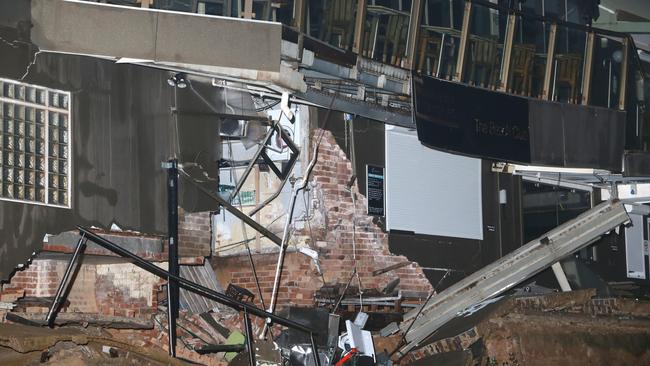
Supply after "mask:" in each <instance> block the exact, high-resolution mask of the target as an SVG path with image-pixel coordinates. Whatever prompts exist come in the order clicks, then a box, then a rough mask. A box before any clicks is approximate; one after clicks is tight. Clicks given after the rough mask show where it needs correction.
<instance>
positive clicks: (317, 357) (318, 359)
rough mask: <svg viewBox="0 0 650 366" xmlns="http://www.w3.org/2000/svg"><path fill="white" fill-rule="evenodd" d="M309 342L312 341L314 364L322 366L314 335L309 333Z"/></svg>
mask: <svg viewBox="0 0 650 366" xmlns="http://www.w3.org/2000/svg"><path fill="white" fill-rule="evenodd" d="M309 340H310V341H311V351H312V352H313V354H314V362H316V366H320V357H319V356H318V348H317V347H316V342H315V341H314V333H309Z"/></svg>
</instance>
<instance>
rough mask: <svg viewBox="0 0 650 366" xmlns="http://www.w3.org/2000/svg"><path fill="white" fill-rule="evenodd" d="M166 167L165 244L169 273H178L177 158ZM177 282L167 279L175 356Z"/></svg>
mask: <svg viewBox="0 0 650 366" xmlns="http://www.w3.org/2000/svg"><path fill="white" fill-rule="evenodd" d="M166 168H167V244H168V252H169V273H171V274H173V275H174V276H178V275H179V270H180V267H179V265H178V160H176V159H171V160H169V161H168V162H167V164H166ZM178 309H179V289H178V282H176V281H174V280H172V279H171V278H169V279H168V280H167V324H168V330H169V355H170V356H172V357H176V319H178Z"/></svg>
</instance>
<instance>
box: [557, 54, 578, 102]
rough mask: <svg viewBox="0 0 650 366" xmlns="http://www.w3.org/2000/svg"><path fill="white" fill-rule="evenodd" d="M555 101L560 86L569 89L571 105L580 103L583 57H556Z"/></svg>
mask: <svg viewBox="0 0 650 366" xmlns="http://www.w3.org/2000/svg"><path fill="white" fill-rule="evenodd" d="M555 61H556V67H555V100H557V90H558V87H559V86H562V85H564V86H566V87H567V88H568V89H569V103H578V102H579V101H578V88H579V85H578V82H579V81H578V79H579V76H580V71H581V69H582V55H580V54H575V53H567V54H558V55H557V56H555Z"/></svg>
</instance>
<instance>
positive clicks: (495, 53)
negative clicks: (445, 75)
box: [463, 3, 508, 89]
mask: <svg viewBox="0 0 650 366" xmlns="http://www.w3.org/2000/svg"><path fill="white" fill-rule="evenodd" d="M507 21H508V14H507V12H505V11H500V10H497V9H492V8H488V7H486V6H484V5H480V4H477V3H475V4H473V6H472V17H471V21H470V29H469V30H470V34H469V40H468V42H467V49H466V51H465V54H466V57H467V59H466V65H465V71H464V74H465V75H463V82H465V83H468V84H470V85H475V86H480V87H484V88H489V89H496V88H497V87H498V86H499V83H500V80H499V79H500V75H499V74H500V72H501V60H502V58H503V44H504V41H505V32H506V23H507Z"/></svg>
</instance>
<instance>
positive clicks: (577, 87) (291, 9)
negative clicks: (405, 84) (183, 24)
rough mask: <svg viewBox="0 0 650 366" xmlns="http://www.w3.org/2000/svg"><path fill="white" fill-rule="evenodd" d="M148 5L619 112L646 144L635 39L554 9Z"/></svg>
mask: <svg viewBox="0 0 650 366" xmlns="http://www.w3.org/2000/svg"><path fill="white" fill-rule="evenodd" d="M124 1H127V0H124ZM124 1H123V2H124ZM131 1H133V2H134V4H135V3H142V2H147V3H151V0H131ZM499 3H501V2H499ZM531 4H533V3H531ZM151 6H153V7H156V8H163V9H170V10H185V11H192V12H199V13H206V14H212V15H222V16H232V17H242V18H251V19H258V20H265V21H278V22H281V23H283V24H285V25H286V26H288V27H290V28H292V29H295V30H297V31H299V32H301V33H303V34H305V35H306V36H308V37H311V38H312V39H318V40H320V41H321V42H323V43H326V44H329V45H330V46H333V47H335V48H339V49H341V50H344V51H346V52H349V53H350V54H356V55H358V56H360V57H364V58H368V59H373V60H375V61H378V62H381V63H385V64H390V65H392V66H396V67H400V68H404V69H409V70H413V71H414V72H416V73H417V74H419V75H422V76H430V77H435V78H439V79H446V80H450V81H455V82H460V83H464V84H468V85H471V86H475V87H480V88H487V89H490V90H494V91H499V92H505V93H510V94H515V95H520V96H524V97H531V98H537V99H541V100H547V101H554V102H561V103H571V104H581V105H589V106H597V107H604V108H611V109H618V110H625V111H627V112H628V117H627V118H628V123H627V127H626V148H628V149H643V150H645V149H646V148H647V146H646V145H647V142H646V140H648V138H646V136H645V135H646V134H647V132H646V131H647V129H646V128H645V126H646V125H647V122H646V116H645V113H644V112H645V105H646V103H645V93H644V90H645V88H646V82H645V78H644V76H643V73H642V70H641V66H640V65H641V63H640V61H639V58H638V55H637V53H636V49H635V47H634V43H633V42H632V40H631V38H630V37H629V36H628V35H625V34H621V33H616V32H611V31H605V30H599V29H595V28H590V27H587V26H584V25H581V24H576V23H568V22H565V21H564V20H563V19H564V18H566V16H557V14H555V13H554V12H553V9H554V8H553V7H549V8H548V9H546V12H542V13H545V14H546V15H548V16H549V17H543V16H539V15H536V14H534V13H535V11H531V9H528V8H526V7H525V6H524V7H522V8H521V9H519V8H516V9H515V8H508V7H502V6H499V5H497V4H493V3H491V2H488V1H486V0H310V1H307V0H154V2H153V3H151ZM556 10H557V9H556ZM554 14H555V15H554ZM551 17H553V18H551ZM573 20H576V19H573Z"/></svg>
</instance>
